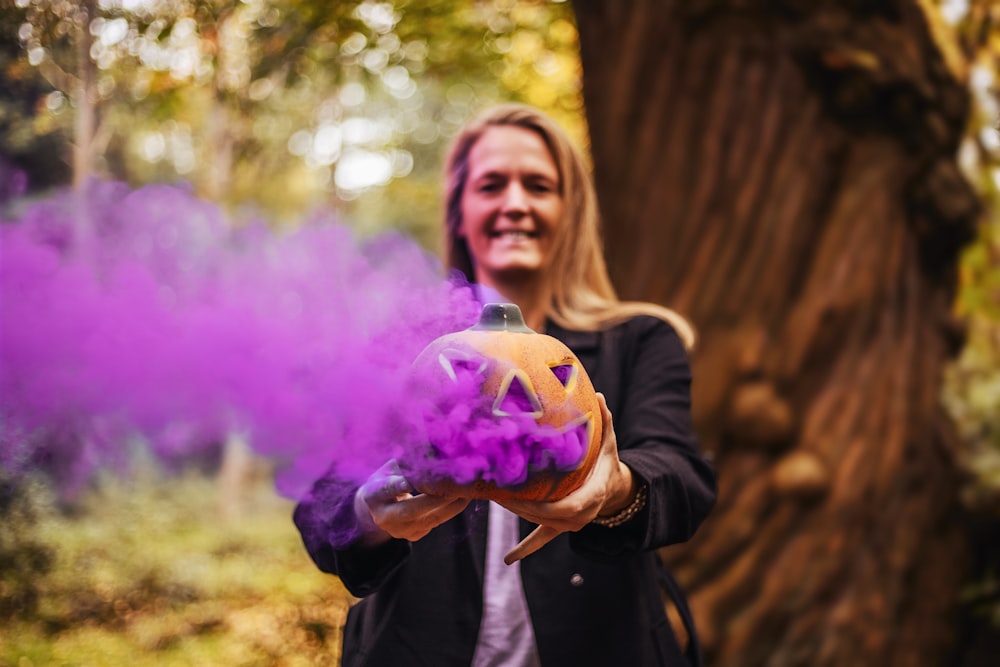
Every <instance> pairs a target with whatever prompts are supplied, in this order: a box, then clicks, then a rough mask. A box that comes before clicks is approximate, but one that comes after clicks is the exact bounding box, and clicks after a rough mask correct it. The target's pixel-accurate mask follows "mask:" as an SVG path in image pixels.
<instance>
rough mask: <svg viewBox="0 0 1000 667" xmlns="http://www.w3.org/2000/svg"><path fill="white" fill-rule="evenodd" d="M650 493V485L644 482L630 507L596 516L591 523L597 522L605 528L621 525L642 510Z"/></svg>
mask: <svg viewBox="0 0 1000 667" xmlns="http://www.w3.org/2000/svg"><path fill="white" fill-rule="evenodd" d="M648 495H649V485H647V484H643V485H642V486H641V487H639V492H638V493H636V494H635V499H634V500H632V502H631V503H629V506H628V507H626V508H625V509H623V510H622V511H620V512H618V514H615V515H613V516H604V517H601V516H599V517H595V518H594V520H593V521H591V523H596V524H597V525H598V526H604V527H605V528H615V527H617V526H620V525H622V524H623V523H625V522H626V521H628V520H629V519H631V518H632V517H634V516H635V515H636V514H638V513H639V512H641V511H642V508H643V507H645V506H646V497H647V496H648Z"/></svg>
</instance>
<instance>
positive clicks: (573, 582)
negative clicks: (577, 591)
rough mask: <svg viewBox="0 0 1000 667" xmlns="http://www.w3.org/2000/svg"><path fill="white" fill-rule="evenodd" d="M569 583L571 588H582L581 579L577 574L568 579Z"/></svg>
mask: <svg viewBox="0 0 1000 667" xmlns="http://www.w3.org/2000/svg"><path fill="white" fill-rule="evenodd" d="M569 583H570V585H572V586H583V577H581V576H580V575H579V574H574V575H573V576H572V577H570V578H569Z"/></svg>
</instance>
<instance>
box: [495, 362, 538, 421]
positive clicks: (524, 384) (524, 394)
mask: <svg viewBox="0 0 1000 667" xmlns="http://www.w3.org/2000/svg"><path fill="white" fill-rule="evenodd" d="M493 414H495V415H498V416H500V417H509V416H511V415H525V414H527V415H531V416H532V417H534V418H535V419H538V418H539V417H541V416H542V404H541V402H540V401H539V400H538V396H537V395H536V394H535V390H534V388H533V387H532V386H531V379H530V378H529V377H528V375H527V374H526V373H525V372H524V371H522V370H520V369H515V370H512V371H511V372H510V373H508V374H507V377H505V378H504V379H503V384H501V385H500V391H499V392H498V393H497V399H496V401H494V403H493Z"/></svg>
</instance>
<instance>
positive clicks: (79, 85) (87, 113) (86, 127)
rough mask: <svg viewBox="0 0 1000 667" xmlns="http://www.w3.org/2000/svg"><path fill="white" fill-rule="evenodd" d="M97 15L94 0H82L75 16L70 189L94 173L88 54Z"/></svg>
mask: <svg viewBox="0 0 1000 667" xmlns="http://www.w3.org/2000/svg"><path fill="white" fill-rule="evenodd" d="M96 15H97V0H82V2H81V3H80V7H79V9H78V11H77V15H76V19H75V29H76V35H75V37H76V39H75V43H76V82H75V86H74V88H75V89H74V91H73V103H74V104H75V105H76V115H75V116H74V121H73V122H74V128H73V189H74V190H80V189H81V188H82V187H83V185H84V183H86V182H87V179H88V178H90V176H91V174H93V173H94V157H95V154H96V151H95V149H94V144H95V141H96V140H95V136H96V133H97V91H96V90H95V86H96V80H95V79H96V77H95V72H96V67H95V65H94V61H93V60H92V59H91V57H90V47H91V45H92V44H93V39H92V37H91V35H90V22H91V21H93V20H94V17H95V16H96Z"/></svg>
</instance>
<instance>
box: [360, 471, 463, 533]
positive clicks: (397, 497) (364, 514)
mask: <svg viewBox="0 0 1000 667" xmlns="http://www.w3.org/2000/svg"><path fill="white" fill-rule="evenodd" d="M468 504H469V499H468V498H451V497H445V496H432V495H428V494H417V495H414V489H413V487H412V486H411V485H410V483H409V481H407V479H406V477H404V476H403V473H402V471H401V470H400V469H399V466H398V465H397V464H396V462H395V461H389V462H388V463H386V464H385V465H383V466H382V467H381V468H379V469H378V470H376V471H375V472H374V473H372V475H371V477H369V478H368V480H367V481H365V483H364V484H362V485H361V487H360V488H359V489H358V491H357V493H355V494H354V513H355V515H356V516H357V518H358V527H359V528H360V530H361V537H360V538H359V541H360V543H361V544H363V545H365V546H376V545H379V544H382V543H384V542H388V541H389V539H391V538H396V539H400V540H408V541H410V542H416V541H417V540H419V539H421V538H422V537H424V536H425V535H427V533H429V532H431V530H433V529H434V528H436V527H437V526H439V525H441V524H442V523H444V522H445V521H448V520H449V519H451V518H453V517H455V516H457V515H458V514H459V513H461V512H462V510H464V509H465V507H466V505H468Z"/></svg>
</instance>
